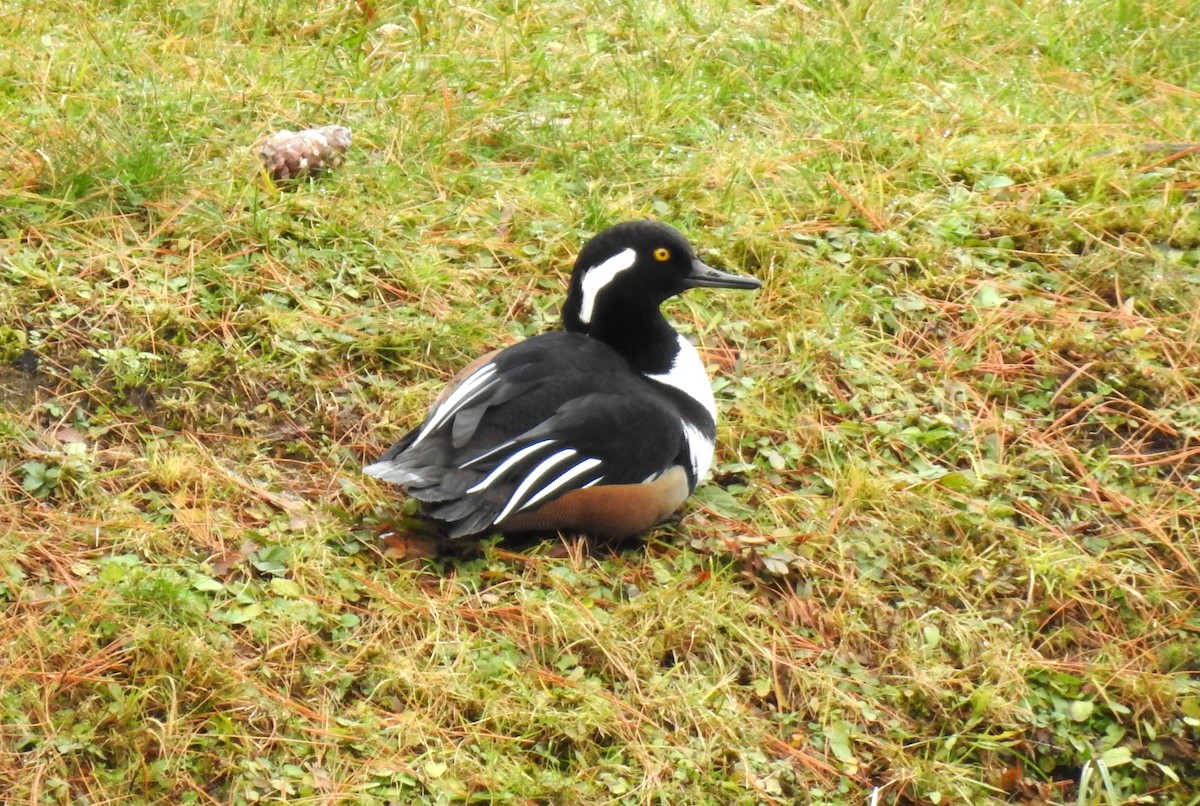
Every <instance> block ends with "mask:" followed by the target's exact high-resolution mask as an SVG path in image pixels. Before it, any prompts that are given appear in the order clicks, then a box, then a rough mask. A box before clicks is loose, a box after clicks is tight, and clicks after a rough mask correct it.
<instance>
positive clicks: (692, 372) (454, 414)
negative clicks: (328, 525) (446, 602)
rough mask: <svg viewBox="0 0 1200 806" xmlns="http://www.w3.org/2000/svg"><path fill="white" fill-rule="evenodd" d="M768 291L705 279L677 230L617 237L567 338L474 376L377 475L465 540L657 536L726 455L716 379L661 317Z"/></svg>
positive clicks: (586, 277) (589, 263) (716, 273)
mask: <svg viewBox="0 0 1200 806" xmlns="http://www.w3.org/2000/svg"><path fill="white" fill-rule="evenodd" d="M761 285H762V283H761V282H760V281H759V280H757V279H755V278H753V277H746V276H741V275H737V274H731V273H728V272H725V271H723V270H720V269H717V268H714V267H712V266H709V265H708V264H706V263H704V262H703V261H701V260H700V259H699V258H698V257H697V256H696V252H695V250H694V249H693V248H692V246H691V244H689V243H688V241H687V239H686V238H685V237H684V236H683V235H682V234H681V233H680V232H679V231H678V230H676V229H675V228H674V227H671V226H670V225H668V224H665V223H662V222H659V221H651V220H636V221H626V222H622V223H619V224H617V225H615V226H612V227H609V228H608V229H605V230H604V231H602V232H600V233H599V234H597V235H595V236H594V237H593V238H591V239H590V240H589V241H587V243H585V244H584V246H583V248H582V249H581V250H580V252H579V256H578V258H577V259H576V261H575V265H574V268H573V270H572V272H571V280H570V285H569V287H568V290H567V298H566V302H565V304H564V306H563V309H562V329H561V330H557V331H551V332H547V333H543V334H540V335H536V336H533V337H531V338H528V339H525V340H524V341H520V342H518V343H516V344H514V345H512V346H510V347H506V348H504V349H501V350H496V351H493V352H490V353H488V354H486V355H484V356H482V357H480V358H479V359H477V360H476V361H474V362H472V363H471V364H470V365H469V366H467V367H466V368H465V369H463V370H462V371H461V372H460V373H458V375H457V376H456V377H455V378H454V379H453V380H452V381H451V382H450V383H449V384H448V385H447V387H446V388H445V389H444V390H443V391H442V393H441V394H440V395H439V396H438V397H437V399H436V400H435V401H434V403H433V405H432V406H431V407H430V409H429V411H428V413H427V414H426V416H425V418H424V420H423V421H422V422H421V424H420V425H418V426H417V427H416V428H414V429H412V430H411V431H410V432H409V433H407V434H406V435H405V436H404V437H403V438H402V439H400V440H399V441H398V442H396V444H394V445H392V447H390V448H389V449H388V450H387V451H385V452H384V453H383V455H382V456H381V457H380V458H379V460H378V461H376V462H373V463H371V464H368V465H366V467H365V468H363V471H364V472H365V473H366V474H367V475H368V476H372V477H374V478H376V479H379V480H381V481H384V482H389V483H391V484H395V485H399V486H400V487H402V488H403V489H404V490H405V491H406V492H407V494H408V495H409V496H411V497H413V498H416V499H417V500H418V501H420V502H421V504H422V508H423V510H424V512H425V513H426V514H427V515H428V516H430V517H432V518H434V519H436V520H438V521H441V522H442V523H443V524H444V526H445V534H446V536H447V537H449V538H450V539H457V538H466V537H470V536H475V535H482V534H484V533H493V532H500V533H505V534H507V533H520V532H543V531H544V532H555V531H557V532H561V533H576V534H578V533H582V534H586V535H590V536H593V537H597V538H606V539H619V538H627V537H631V536H634V535H637V534H639V533H642V532H644V531H646V530H648V529H650V528H651V527H653V526H655V525H657V524H659V523H661V522H663V521H664V520H666V519H667V518H669V517H670V516H671V515H672V514H673V513H674V512H675V511H676V510H678V509H679V508H680V507H681V506H682V505H683V503H684V501H686V500H687V498H688V496H690V495H691V494H692V492H693V491H694V490H695V489H696V486H697V485H698V484H699V483H700V482H701V481H702V480H704V478H705V477H706V475H707V473H708V470H709V466H710V465H711V464H712V459H713V453H714V447H715V442H716V420H717V408H716V401H715V399H714V397H713V392H712V385H711V381H710V380H709V377H708V374H707V372H706V370H705V367H704V363H703V362H702V361H701V359H700V355H699V353H697V351H696V348H695V347H694V346H692V343H691V342H690V341H689V340H688V339H687V338H686V337H684V336H683V335H682V334H680V333H678V332H677V331H676V330H675V329H674V328H673V327H672V326H671V324H670V323H669V322H668V321H667V319H666V318H665V317H664V316H663V314H662V312H661V310H660V309H659V308H660V306H661V305H662V303H664V302H665V301H666V300H668V299H670V298H671V297H674V296H676V295H678V294H681V293H683V292H684V291H687V290H690V289H695V288H725V289H746V290H752V289H756V288H760V287H761Z"/></svg>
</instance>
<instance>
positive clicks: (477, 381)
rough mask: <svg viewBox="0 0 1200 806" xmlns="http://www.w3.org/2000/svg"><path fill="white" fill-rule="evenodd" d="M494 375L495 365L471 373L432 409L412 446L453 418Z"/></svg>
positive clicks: (485, 366) (488, 365) (486, 365)
mask: <svg viewBox="0 0 1200 806" xmlns="http://www.w3.org/2000/svg"><path fill="white" fill-rule="evenodd" d="M495 374H496V365H495V364H484V365H483V366H482V367H480V368H479V369H477V370H475V371H474V372H472V373H471V375H470V377H468V378H467V379H466V380H464V381H463V382H462V383H460V384H459V385H458V388H457V389H455V390H454V391H453V392H451V393H450V396H449V397H447V398H446V399H445V400H443V401H442V405H440V406H438V407H437V408H436V409H434V412H433V414H432V415H431V416H430V418H429V422H427V423H426V424H425V426H424V427H423V428H422V429H421V433H420V434H419V435H418V436H417V438H416V440H414V441H413V445H418V444H420V442H421V440H423V439H425V437H427V436H428V435H429V434H431V433H432V432H433V431H435V430H437V428H438V426H440V425H441V424H442V423H443V422H445V421H446V419H447V418H449V417H451V416H453V415H454V414H455V413H456V412H457V411H458V410H459V409H461V408H462V407H463V406H465V405H466V404H467V403H469V402H470V401H471V400H472V399H473V398H474V397H475V396H476V395H477V394H478V393H479V392H480V391H481V390H482V388H485V385H486V382H487V381H489V380H491V378H492V376H493V375H495Z"/></svg>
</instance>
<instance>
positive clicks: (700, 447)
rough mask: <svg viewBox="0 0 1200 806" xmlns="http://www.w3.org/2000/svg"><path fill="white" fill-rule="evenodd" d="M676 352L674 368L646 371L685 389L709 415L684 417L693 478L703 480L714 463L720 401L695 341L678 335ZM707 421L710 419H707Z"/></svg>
mask: <svg viewBox="0 0 1200 806" xmlns="http://www.w3.org/2000/svg"><path fill="white" fill-rule="evenodd" d="M676 339H677V351H676V353H675V358H674V361H673V363H672V365H671V368H670V369H669V370H667V371H666V372H662V373H646V377H647V378H650V379H651V380H653V381H657V382H659V383H662V384H666V385H667V386H671V387H673V388H675V389H678V390H679V391H681V392H683V393H684V394H685V395H687V396H688V397H689V398H691V399H692V400H693V401H695V402H696V403H697V404H699V406H700V408H701V409H702V410H703V412H704V413H705V414H707V415H708V416H707V418H703V417H686V416H685V417H684V418H683V434H684V438H685V439H686V440H687V446H688V453H689V454H690V456H691V464H692V471H693V478H695V480H696V483H697V484H698V483H700V481H702V480H703V479H704V477H705V474H707V473H708V468H709V466H710V465H711V464H712V458H713V448H714V443H715V437H716V422H717V401H716V399H715V398H714V397H713V392H712V383H711V382H710V381H709V379H708V373H707V372H706V371H705V370H704V362H702V361H701V360H700V354H699V353H698V352H696V348H695V347H693V346H692V343H691V342H690V341H688V340H687V339H686V338H684V337H683V336H681V335H680V336H677V337H676ZM705 420H707V421H705Z"/></svg>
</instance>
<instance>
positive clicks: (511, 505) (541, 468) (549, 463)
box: [492, 448, 578, 523]
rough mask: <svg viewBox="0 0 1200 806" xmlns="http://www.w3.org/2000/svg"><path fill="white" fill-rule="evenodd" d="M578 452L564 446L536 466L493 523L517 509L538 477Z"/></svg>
mask: <svg viewBox="0 0 1200 806" xmlns="http://www.w3.org/2000/svg"><path fill="white" fill-rule="evenodd" d="M576 453H578V451H576V450H575V449H574V448H564V449H563V450H561V451H559V452H558V453H556V454H554V455H553V456H551V457H550V458H549V459H547V460H546V461H544V462H542V463H541V464H540V465H538V466H537V467H535V468H534V469H533V471H532V472H530V474H529V475H528V476H526V477H525V478H524V480H522V481H521V483H520V485H518V486H517V491H516V492H515V493H513V494H512V498H510V499H508V503H507V504H506V505H505V507H504V511H503V512H501V513H500V514H499V515H498V516H496V520H494V521H492V523H499V522H500V521H502V520H504V519H505V518H507V517H508V513H510V512H512V511H513V510H514V509H516V507H517V505H518V504H519V503H521V500H522V499H523V498H524V497H525V493H527V492H529V488H530V487H532V486H533V485H535V484H537V482H538V479H540V478H541V477H542V476H544V475H546V472H547V471H548V470H550V468H552V467H554V466H555V465H557V464H560V463H561V462H562V461H563V460H564V459H570V458H571V457H572V456H574V455H575V454H576Z"/></svg>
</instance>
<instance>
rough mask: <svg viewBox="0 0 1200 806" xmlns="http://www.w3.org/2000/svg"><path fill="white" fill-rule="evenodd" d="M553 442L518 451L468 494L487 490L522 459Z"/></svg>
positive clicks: (533, 445) (540, 443)
mask: <svg viewBox="0 0 1200 806" xmlns="http://www.w3.org/2000/svg"><path fill="white" fill-rule="evenodd" d="M553 441H554V440H552V439H543V440H542V441H541V442H535V443H533V444H532V445H526V446H525V447H524V448H522V449H521V450H519V451H517V452H516V453H514V454H513V455H512V456H510V457H508V458H507V459H505V460H504V461H503V462H501V463H500V465H499V466H498V467H497V468H496V469H495V470H493V471H492V472H491V473H489V474H488V475H487V478H485V479H484V480H483V481H481V482H479V483H478V484H476V485H475V486H474V487H472V488H471V489H469V490H467V493H477V492H479V491H480V490H482V489H484V488H486V487H487V486H488V485H490V484H491V483H492V482H493V481H495V480H496V479H497V478H499V477H500V476H501V475H503V474H504V472H505V471H506V470H508V469H509V468H510V467H512V466H513V465H515V464H516V463H517V462H519V461H521V460H522V459H524V458H525V457H526V456H528V455H529V454H531V453H533V452H534V451H536V450H540V449H541V448H544V447H545V446H547V445H549V444H550V443H551V442H553Z"/></svg>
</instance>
